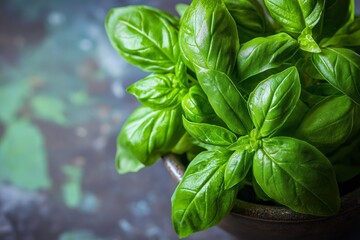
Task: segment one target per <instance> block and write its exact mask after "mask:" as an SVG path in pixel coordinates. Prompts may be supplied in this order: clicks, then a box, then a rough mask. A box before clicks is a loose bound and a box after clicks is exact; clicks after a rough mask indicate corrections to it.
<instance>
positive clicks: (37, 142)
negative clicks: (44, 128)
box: [0, 120, 51, 190]
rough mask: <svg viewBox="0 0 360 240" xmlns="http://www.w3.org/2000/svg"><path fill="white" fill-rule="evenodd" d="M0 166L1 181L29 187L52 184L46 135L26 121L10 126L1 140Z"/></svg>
mask: <svg viewBox="0 0 360 240" xmlns="http://www.w3.org/2000/svg"><path fill="white" fill-rule="evenodd" d="M0 166H1V167H0V181H5V182H10V183H12V184H14V185H16V186H18V187H21V188H24V189H26V190H38V189H48V188H49V187H50V186H51V180H50V178H49V175H48V167H47V161H46V152H45V148H44V141H43V137H42V135H41V133H40V131H39V130H38V129H37V128H36V127H35V126H34V125H32V124H31V123H30V122H28V121H26V120H21V121H20V120H19V121H15V122H13V123H9V124H8V125H7V128H6V131H5V133H4V136H3V138H2V139H1V141H0Z"/></svg>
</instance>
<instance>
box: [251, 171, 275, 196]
mask: <svg viewBox="0 0 360 240" xmlns="http://www.w3.org/2000/svg"><path fill="white" fill-rule="evenodd" d="M252 186H253V188H254V192H255V194H256V197H258V198H259V199H260V200H262V201H271V200H272V199H271V198H270V197H269V196H268V195H267V194H266V193H265V192H264V190H262V188H261V187H260V186H259V184H258V183H257V182H256V179H255V178H254V177H253V179H252Z"/></svg>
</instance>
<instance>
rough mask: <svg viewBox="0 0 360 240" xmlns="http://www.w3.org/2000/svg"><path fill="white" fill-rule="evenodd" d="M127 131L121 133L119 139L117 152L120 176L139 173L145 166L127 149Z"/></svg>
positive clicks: (116, 159)
mask: <svg viewBox="0 0 360 240" xmlns="http://www.w3.org/2000/svg"><path fill="white" fill-rule="evenodd" d="M125 134H126V132H125V131H121V132H120V134H119V136H118V139H117V150H116V157H115V161H116V169H117V171H118V172H119V173H120V174H125V173H130V172H137V171H139V170H140V169H142V168H144V167H145V165H144V164H142V163H141V162H140V161H139V160H138V159H137V157H136V156H135V155H134V154H133V153H132V152H131V150H130V149H129V148H128V147H127V144H126V139H127V136H126V135H125Z"/></svg>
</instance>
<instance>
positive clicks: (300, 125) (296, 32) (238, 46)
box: [105, 0, 360, 238]
mask: <svg viewBox="0 0 360 240" xmlns="http://www.w3.org/2000/svg"><path fill="white" fill-rule="evenodd" d="M176 9H177V11H178V16H173V15H171V14H169V13H166V12H164V11H162V10H159V9H155V8H152V7H148V6H140V5H137V6H126V7H120V8H114V9H112V10H110V12H109V13H108V15H107V17H106V22H105V27H106V30H107V34H108V37H109V39H110V41H111V43H112V45H113V47H114V48H115V50H116V51H117V52H118V53H119V54H120V55H121V56H122V57H123V58H124V59H125V60H127V61H128V62H129V63H131V64H133V65H134V66H136V67H138V68H140V69H142V70H143V71H146V72H150V74H149V75H148V76H147V77H145V78H144V79H141V80H139V81H138V82H136V83H134V84H132V85H131V86H129V87H128V89H127V90H128V92H129V93H130V94H133V95H134V96H135V97H136V98H137V99H138V100H139V102H140V103H141V104H142V106H141V107H139V108H138V109H136V110H135V111H134V112H133V113H132V114H131V115H130V117H129V118H128V119H127V121H126V122H125V124H124V125H123V127H122V130H121V132H120V134H119V137H118V140H117V156H116V164H117V169H118V171H119V173H127V172H136V171H138V170H140V169H141V168H143V167H145V166H150V165H152V164H154V163H155V162H156V161H157V160H158V159H159V158H160V157H161V156H163V155H165V154H167V153H174V154H178V155H181V156H184V157H186V159H187V160H186V165H187V167H186V172H185V174H184V176H183V179H182V181H181V182H180V183H179V185H178V186H177V188H176V190H175V192H174V194H173V197H172V199H171V200H172V221H173V225H174V228H175V231H176V232H177V234H178V235H179V237H181V238H183V237H186V236H189V235H190V234H192V233H194V232H197V231H201V230H204V229H206V228H209V227H211V226H214V225H217V224H218V223H219V222H220V221H221V220H222V219H223V218H224V217H225V216H226V215H228V214H229V212H230V211H231V209H232V207H233V205H234V203H235V201H236V199H237V198H241V196H243V195H244V194H242V193H243V192H244V191H245V190H246V191H249V189H250V192H251V193H252V194H253V196H254V197H253V201H255V202H258V203H264V204H273V205H279V204H280V205H284V206H286V207H289V208H290V209H292V210H293V211H296V212H299V213H303V214H310V215H316V216H331V215H334V214H336V213H337V212H338V210H339V208H340V194H339V187H338V184H339V183H342V182H346V181H348V180H351V179H352V178H354V177H356V176H357V175H359V173H360V159H359V154H357V155H356V154H355V152H356V151H358V149H359V146H360V135H359V132H360V131H359V129H360V55H359V54H360V18H359V17H357V16H355V2H354V0H298V1H288V0H194V1H192V2H191V4H190V5H186V4H179V5H178V6H177V7H176ZM354 156H357V157H354Z"/></svg>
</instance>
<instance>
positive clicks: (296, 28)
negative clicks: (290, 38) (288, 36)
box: [264, 0, 325, 33]
mask: <svg viewBox="0 0 360 240" xmlns="http://www.w3.org/2000/svg"><path fill="white" fill-rule="evenodd" d="M264 2H265V5H266V7H267V8H268V9H269V12H270V14H271V16H272V17H273V18H274V19H275V20H276V21H277V22H278V23H279V24H280V25H281V26H282V27H283V28H284V29H285V30H287V31H289V32H295V33H300V32H302V30H303V29H304V28H305V27H310V28H313V27H315V25H316V24H317V23H318V22H319V21H320V18H321V16H322V13H323V10H324V6H325V0H296V1H295V0H291V1H289V0H264Z"/></svg>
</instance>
